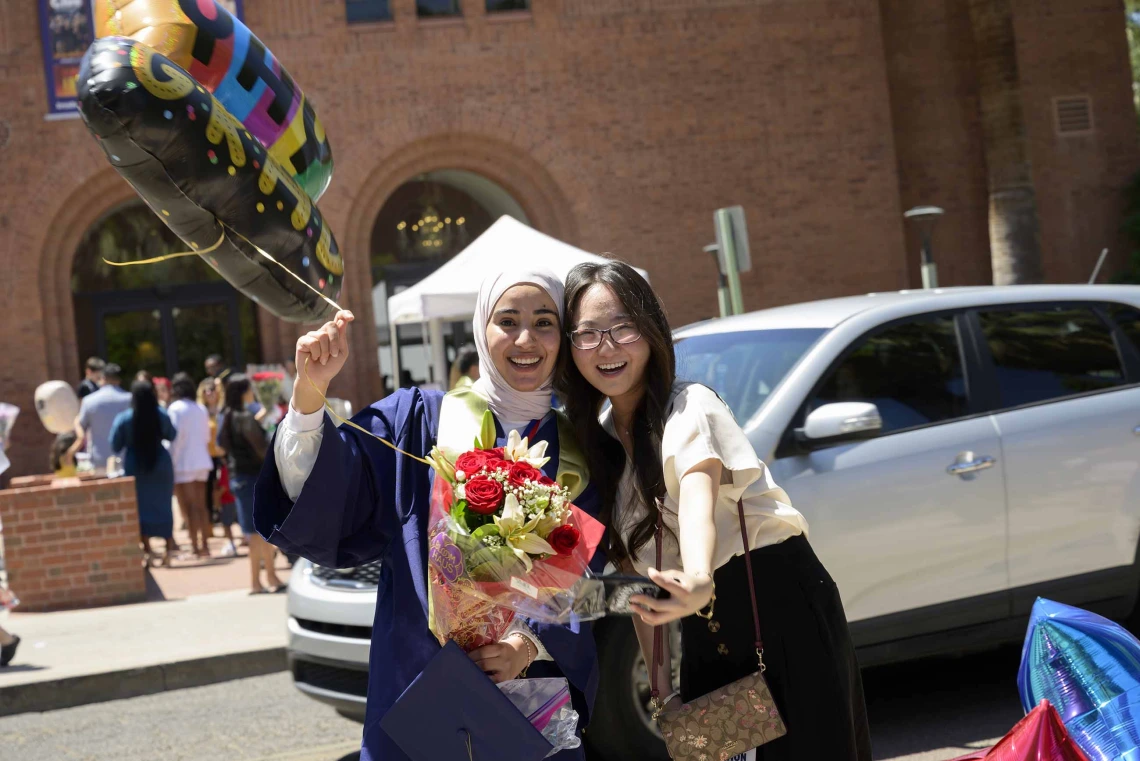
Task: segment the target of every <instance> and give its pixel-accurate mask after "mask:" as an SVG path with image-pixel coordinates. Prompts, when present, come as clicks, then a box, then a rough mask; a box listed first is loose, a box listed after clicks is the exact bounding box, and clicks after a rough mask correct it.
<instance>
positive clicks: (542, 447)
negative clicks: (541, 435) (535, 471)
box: [503, 431, 550, 468]
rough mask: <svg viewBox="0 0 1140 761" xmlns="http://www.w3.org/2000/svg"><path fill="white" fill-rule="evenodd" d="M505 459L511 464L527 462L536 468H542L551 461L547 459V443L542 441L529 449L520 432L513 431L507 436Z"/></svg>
mask: <svg viewBox="0 0 1140 761" xmlns="http://www.w3.org/2000/svg"><path fill="white" fill-rule="evenodd" d="M503 459H505V460H508V461H509V462H526V463H530V464H531V465H533V466H534V467H536V468H541V467H542V466H543V465H545V464H546V463H548V462H549V461H550V458H549V457H546V442H545V441H540V442H538V443H537V444H535V445H534V446H533V447H530V448H529V449H528V448H527V439H525V438H522V437H520V436H519V432H518V431H511V432H510V434H509V435H508V436H507V445H506V446H505V447H503Z"/></svg>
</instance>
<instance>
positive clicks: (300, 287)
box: [78, 37, 344, 322]
mask: <svg viewBox="0 0 1140 761" xmlns="http://www.w3.org/2000/svg"><path fill="white" fill-rule="evenodd" d="M78 95H79V107H80V113H81V114H82V115H83V120H84V122H86V124H87V129H88V130H90V132H91V134H93V135H94V136H95V137H96V139H97V140H98V141H99V145H100V146H101V147H102V148H103V151H104V152H105V153H106V154H107V157H108V159H109V160H110V161H111V164H112V165H113V166H114V167H115V169H117V170H118V172H119V174H121V175H122V176H123V178H124V179H126V180H127V182H129V183H130V184H131V185H132V186H133V187H134V189H135V190H136V191H137V192H138V194H139V195H140V196H141V197H142V199H143V200H144V201H145V202H146V203H147V205H148V206H150V208H151V209H152V210H153V211H154V212H155V214H157V215H158V216H159V218H160V219H161V220H162V221H163V222H165V223H166V225H167V226H168V227H169V228H170V229H171V230H173V231H174V232H175V233H176V234H177V235H178V237H180V238H181V239H182V240H183V241H185V242H186V244H187V246H189V247H190V248H191V249H192V250H194V251H201V252H203V253H202V254H201V256H202V258H203V259H205V260H206V261H207V262H208V263H209V264H210V266H212V267H213V268H214V269H215V270H217V271H218V272H219V273H220V274H221V275H222V277H224V278H225V279H226V280H228V281H229V282H230V283H231V284H233V286H234V287H235V288H237V289H238V290H239V291H241V292H242V293H244V294H245V295H246V296H249V297H250V298H251V299H253V300H254V301H256V302H257V303H258V304H260V305H261V306H263V307H265V308H266V309H268V310H269V311H270V312H272V313H273V314H275V315H277V316H278V317H280V318H282V319H285V320H289V321H291V322H320V321H322V320H324V319H327V318H328V317H329V316H331V315H332V313H333V311H334V308H333V306H332V305H331V304H330V303H329V302H328V301H326V300H325V298H322V295H323V296H325V297H327V298H328V299H331V300H332V301H336V298H337V296H338V295H339V293H340V284H341V278H342V276H343V274H344V263H343V261H342V260H341V257H340V254H339V252H338V249H337V245H336V241H335V240H334V239H333V236H332V231H331V230H330V229H329V228H328V226H327V225H326V224H325V222H324V219H323V218H322V217H321V214H320V212H319V211H318V210H317V207H316V206H315V205H314V204H313V202H312V200H311V199H310V198H309V196H308V194H306V193H305V191H304V190H302V189H301V187H300V186H299V185H298V184H297V183H296V181H294V180H293V178H292V177H291V176H290V175H289V173H288V172H286V171H285V170H284V169H283V168H282V166H281V164H280V163H279V162H277V161H276V160H275V159H273V158H272V157H270V156H269V155H268V154H267V153H266V151H265V147H264V146H262V145H261V143H260V142H258V141H257V140H256V139H255V138H253V137H252V136H251V135H250V134H249V132H248V131H246V129H245V128H244V127H243V126H242V124H241V123H240V122H239V121H237V120H236V119H235V118H234V117H233V116H231V115H230V114H229V113H228V112H227V111H226V110H225V109H224V108H223V107H222V106H221V104H220V103H218V101H217V99H215V98H214V96H213V95H211V94H210V93H209V92H208V91H207V90H206V89H205V88H204V87H202V86H201V85H200V84H198V83H197V82H196V81H194V79H193V78H192V77H191V76H190V75H189V74H188V73H187V72H186V71H185V70H183V69H182V68H180V67H179V66H177V65H176V64H174V63H173V62H171V61H170V60H169V59H167V58H165V57H164V56H162V55H159V54H158V53H156V52H154V50H152V49H151V48H149V47H147V46H146V45H144V44H142V43H140V42H136V41H134V40H130V39H127V38H125V37H107V38H104V39H100V40H96V41H95V43H94V44H93V45H92V46H91V48H90V49H89V50H88V51H87V54H86V55H85V56H84V58H83V63H82V65H81V68H80V71H79V80H78ZM223 236H224V239H223ZM219 239H222V243H221V245H220V246H218V247H217V248H214V249H213V250H210V251H207V250H208V249H211V248H212V247H213V246H214V245H215V244H216V243H217V242H218V241H219ZM257 249H261V250H262V251H264V252H266V253H268V254H269V255H270V256H272V257H273V259H275V260H276V261H277V262H279V263H280V264H279V265H278V264H275V263H273V261H271V260H270V259H269V258H267V257H266V256H264V255H262V254H261V253H260V252H259V251H258V250H257Z"/></svg>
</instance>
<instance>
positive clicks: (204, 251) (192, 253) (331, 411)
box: [103, 228, 432, 467]
mask: <svg viewBox="0 0 1140 761" xmlns="http://www.w3.org/2000/svg"><path fill="white" fill-rule="evenodd" d="M230 232H231V233H233V234H234V235H236V236H237V237H239V238H241V239H242V240H244V241H245V242H246V243H248V244H249V245H250V247H252V248H253V249H254V250H255V251H257V253H259V254H261V255H262V256H264V257H265V258H266V259H268V260H269V261H271V262H273V263H274V264H276V265H277V266H278V267H280V268H281V269H283V270H285V272H287V273H289V274H290V275H291V276H293V277H294V278H296V280H297V282H299V283H300V284H301V285H303V286H305V287H306V288H308V289H309V290H310V291H312V292H313V293H315V294H317V295H318V296H320V297H321V298H322V299H324V300H325V301H326V302H328V304H329V305H330V306H332V307H333V309H336V310H337V311H340V310H341V307H340V304H337V303H336V302H335V301H333V300H332V299H330V298H329V297H328V296H326V295H325V294H323V293H321V292H320V291H318V290H317V289H316V288H314V287H313V286H312V284H310V283H308V282H306V281H305V279H304V278H302V277H301V276H300V275H298V274H297V273H296V272H294V271H293V270H291V269H289V268H288V267H286V266H285V265H284V264H282V263H281V262H279V261H277V260H276V259H275V258H274V257H273V255H272V254H270V253H269V252H268V251H265V250H263V249H261V248H260V247H258V246H257V245H255V244H254V243H252V242H250V241H249V240H248V239H247V238H245V237H244V236H242V235H240V234H239V233H235V232H233V231H232V230H230ZM225 239H226V230H225V228H223V230H222V237H220V238H218V242H217V243H215V244H214V245H212V246H210V247H209V248H204V249H202V250H201V251H183V252H180V253H177V254H167V255H166V256H156V257H154V258H153V259H140V260H139V261H134V262H112V261H108V260H107V259H104V260H103V261H105V262H107V264H111V265H114V266H116V267H129V266H132V265H135V264H156V263H158V262H164V261H166V260H167V259H176V258H178V257H180V256H197V255H198V254H208V253H210V252H211V251H214V250H215V249H217V248H218V247H220V246H221V245H222V243H223V242H224V241H225ZM309 359H310V358H309V357H305V366H304V368H303V370H304V372H305V380H307V381H308V382H309V385H310V386H312V388H313V391H316V392H317V396H319V397H321V401H322V402H323V403H324V406H325V409H326V410H328V413H329V415H331V416H332V418H333V419H334V420H336V421H337V422H338V423H340V424H342V425H347V426H349V427H351V428H355V429H356V430H358V431H360V432H361V433H363V434H365V435H366V436H371V437H372V438H374V439H376V440H377V441H379V442H380V443H381V444H383V445H384V446H387V447H390V448H392V449H394V450H396V451H397V452H399V453H400V454H402V455H404V456H405V457H411V458H412V459H413V460H415V461H416V462H422V463H423V464H424V465H427V466H429V467H431V466H432V462H431V460H427V459H425V458H423V457H418V456H416V455H414V454H412V453H411V452H405V451H404V450H403V449H400V448H399V447H398V446H396V445H395V444H393V443H392V442H390V441H388V440H387V439H383V438H381V437H379V436H377V435H376V434H374V433H372V432H371V431H369V430H367V429H365V428H362V427H361V426H359V425H357V424H356V423H354V422H352V421H351V420H345V419H344V418H342V417H341V416H340V415H338V414H337V413H336V411H335V410H334V409H333V408H332V405H331V404H329V400H328V398H327V397H326V396H325V395H324V394H323V393H321V390H320V389H319V388H317V384H316V383H314V382H313V379H312V378H310V377H309Z"/></svg>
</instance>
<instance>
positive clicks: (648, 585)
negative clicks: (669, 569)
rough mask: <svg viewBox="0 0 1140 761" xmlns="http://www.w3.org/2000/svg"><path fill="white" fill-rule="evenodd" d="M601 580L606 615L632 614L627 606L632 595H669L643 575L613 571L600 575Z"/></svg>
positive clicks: (658, 598) (661, 597) (658, 596)
mask: <svg viewBox="0 0 1140 761" xmlns="http://www.w3.org/2000/svg"><path fill="white" fill-rule="evenodd" d="M601 581H602V584H603V585H604V586H605V592H606V615H607V616H632V615H633V613H634V611H633V609H632V608H630V607H629V598H631V597H633V596H634V595H645V596H646V597H652V598H654V599H656V600H661V599H664V598H666V597H668V596H669V593H668V592H666V591H665V590H664V589H662V588H661V587H659V586H657V585H656V584H654V583H653V580H652V579H649V578H646V577H645V576H627V575H625V574H618V573H613V574H608V575H606V576H602V577H601Z"/></svg>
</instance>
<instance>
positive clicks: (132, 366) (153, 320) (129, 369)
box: [101, 309, 167, 387]
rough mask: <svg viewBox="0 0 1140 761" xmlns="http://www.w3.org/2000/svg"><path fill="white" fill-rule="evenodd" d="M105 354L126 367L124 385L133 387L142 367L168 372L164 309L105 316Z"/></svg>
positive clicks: (162, 372)
mask: <svg viewBox="0 0 1140 761" xmlns="http://www.w3.org/2000/svg"><path fill="white" fill-rule="evenodd" d="M101 328H102V330H103V335H104V336H105V337H106V338H105V340H106V346H107V348H106V353H105V357H106V359H107V361H108V362H114V363H115V364H117V365H119V366H120V367H122V368H123V386H124V387H130V382H131V379H132V378H133V376H134V374H135V373H137V372H138V371H139V370H146V371H147V372H149V373H150V374H151V375H165V374H166V369H167V368H166V342H165V341H163V336H162V310H160V309H140V310H136V311H133V312H116V313H111V314H104V315H103V324H102V326H101Z"/></svg>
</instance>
